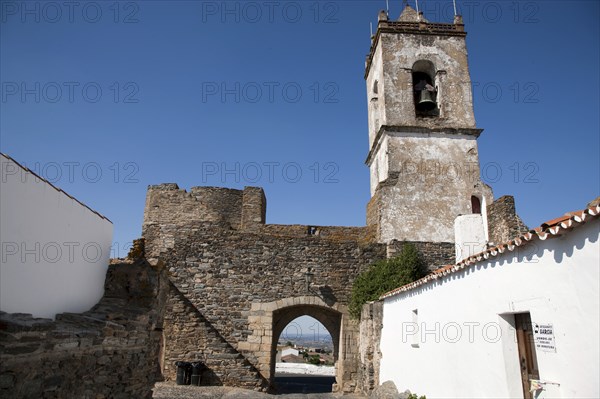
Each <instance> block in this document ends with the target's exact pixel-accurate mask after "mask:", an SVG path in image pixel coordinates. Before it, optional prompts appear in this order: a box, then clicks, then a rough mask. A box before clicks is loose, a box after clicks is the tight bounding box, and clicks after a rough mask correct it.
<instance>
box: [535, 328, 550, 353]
mask: <svg viewBox="0 0 600 399" xmlns="http://www.w3.org/2000/svg"><path fill="white" fill-rule="evenodd" d="M533 336H534V338H535V347H536V349H538V350H541V351H544V352H556V344H555V342H554V327H553V326H552V324H538V323H533Z"/></svg>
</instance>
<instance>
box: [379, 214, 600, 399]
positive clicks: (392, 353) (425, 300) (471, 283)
mask: <svg viewBox="0 0 600 399" xmlns="http://www.w3.org/2000/svg"><path fill="white" fill-rule="evenodd" d="M599 225H600V221H599V219H598V218H595V219H593V220H591V221H588V222H587V223H586V224H584V225H582V226H578V227H576V228H575V229H574V230H572V231H571V232H569V233H567V234H566V235H563V236H562V237H559V238H549V239H547V240H545V241H541V240H539V239H535V240H534V241H533V242H532V243H530V244H528V245H527V246H524V247H518V249H516V250H515V251H514V252H508V251H507V252H505V253H504V254H502V255H500V256H497V257H495V258H490V259H489V260H487V261H485V260H484V261H481V262H480V263H478V264H477V265H474V266H471V267H467V268H465V269H463V270H461V271H458V272H456V273H453V274H450V275H448V276H446V277H443V278H439V279H438V280H433V281H431V282H429V283H426V284H424V285H421V286H419V287H417V288H415V289H413V290H410V291H407V292H402V293H400V294H397V295H395V296H391V297H389V298H386V299H385V300H384V310H383V313H384V316H383V326H384V327H383V331H382V338H381V351H382V353H383V358H382V363H381V378H380V381H381V382H384V381H386V380H392V381H394V382H395V383H396V386H397V387H398V389H400V390H404V389H410V390H411V391H412V392H416V393H418V394H420V395H427V398H428V399H433V398H442V397H443V398H453V397H454V398H520V397H522V389H521V377H520V372H519V360H518V351H517V346H516V337H515V331H514V328H513V326H511V323H514V317H513V316H512V315H513V314H514V313H521V312H530V313H531V319H532V322H533V323H541V324H546V323H549V324H552V325H553V327H554V330H555V344H556V352H544V351H540V350H537V361H538V367H539V371H540V378H541V379H542V380H545V381H550V382H556V383H559V384H560V386H555V385H547V390H546V391H543V392H542V394H541V395H540V396H538V398H546V397H554V398H580V397H587V398H592V397H593V398H597V397H600V383H599V380H598V375H600V350H599V340H598V336H599V333H600V326H599V308H600V297H599V292H600V289H599V281H600V273H599V268H600V259H599V253H600V242H599V241H600V239H599V235H600V233H599V229H600V226H599ZM415 309H417V310H418V312H417V313H418V314H416V315H415V314H414V312H413V310H415ZM413 320H414V321H416V324H417V325H418V326H419V329H420V331H419V332H418V333H417V334H411V332H412V331H413V328H414V324H412V322H413ZM470 323H474V324H470ZM427 331H429V333H427ZM436 331H437V332H438V333H437V334H436ZM458 332H460V333H461V334H462V335H461V336H458V335H457V334H458ZM436 335H437V336H436ZM498 335H499V336H498ZM453 341H456V342H454V343H453Z"/></svg>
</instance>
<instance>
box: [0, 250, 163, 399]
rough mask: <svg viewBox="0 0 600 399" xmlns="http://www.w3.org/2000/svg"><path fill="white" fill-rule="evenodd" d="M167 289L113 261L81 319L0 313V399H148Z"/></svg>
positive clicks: (134, 267)
mask: <svg viewBox="0 0 600 399" xmlns="http://www.w3.org/2000/svg"><path fill="white" fill-rule="evenodd" d="M167 284H168V280H167V278H166V274H165V272H164V271H163V270H162V269H161V268H160V267H153V266H151V265H150V264H148V263H147V262H146V261H145V260H138V261H135V262H121V263H116V264H111V265H110V267H109V269H108V272H107V276H106V282H105V293H104V296H103V297H102V299H101V300H100V302H99V303H98V304H96V305H95V306H94V307H93V308H92V309H91V310H89V311H87V312H85V313H80V314H75V313H63V314H58V315H57V316H56V320H55V321H53V320H50V319H39V318H33V317H32V316H31V315H29V314H8V313H4V312H0V397H1V398H11V399H15V398H151V397H152V391H151V390H152V387H153V385H154V383H155V381H156V380H157V379H159V378H160V370H159V366H158V356H159V351H160V342H161V336H162V323H163V312H164V307H165V303H166V294H167V289H168V286H167Z"/></svg>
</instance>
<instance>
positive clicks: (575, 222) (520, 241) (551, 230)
mask: <svg viewBox="0 0 600 399" xmlns="http://www.w3.org/2000/svg"><path fill="white" fill-rule="evenodd" d="M598 215H600V204H599V205H592V206H590V207H588V208H586V209H583V210H581V211H575V212H569V213H567V214H566V215H565V216H561V217H559V218H556V219H552V220H549V221H547V222H544V223H542V224H541V226H540V227H537V228H535V229H533V230H530V231H528V232H527V233H525V234H522V235H520V236H518V237H516V238H514V239H512V240H510V241H507V242H505V243H502V244H499V245H496V246H494V247H491V248H488V249H486V250H485V251H483V252H480V253H478V254H475V255H473V256H470V257H468V258H466V259H463V260H462V261H460V262H458V263H457V264H455V265H446V266H443V267H440V268H439V269H436V270H434V271H433V272H431V273H430V274H428V275H427V276H425V277H423V278H422V279H419V280H417V281H415V282H412V283H410V284H406V285H403V286H402V287H399V288H396V289H394V290H392V291H390V292H387V293H385V294H383V295H382V296H380V297H379V299H385V298H389V297H392V296H394V295H397V294H400V293H402V292H406V291H410V290H412V289H415V288H417V287H419V286H421V285H423V284H427V283H428V282H430V281H433V280H437V279H438V278H441V277H445V276H448V275H450V274H453V273H456V272H459V271H461V270H463V269H465V268H468V267H470V266H473V265H475V264H477V263H478V262H480V261H482V260H487V259H490V258H494V257H496V256H499V255H501V254H503V253H504V252H507V251H508V252H512V251H514V250H515V249H516V248H517V247H522V246H525V245H527V244H528V243H529V242H531V241H532V240H533V239H535V238H536V237H537V238H539V239H540V240H542V241H543V240H546V239H548V238H552V237H558V236H561V235H563V234H564V233H567V232H569V231H571V230H573V229H574V228H576V227H578V226H581V225H582V224H584V223H585V222H586V221H589V220H591V219H593V218H597V217H598Z"/></svg>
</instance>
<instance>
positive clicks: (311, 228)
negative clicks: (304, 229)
mask: <svg viewBox="0 0 600 399" xmlns="http://www.w3.org/2000/svg"><path fill="white" fill-rule="evenodd" d="M308 235H309V236H318V235H319V228H318V227H316V226H308Z"/></svg>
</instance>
